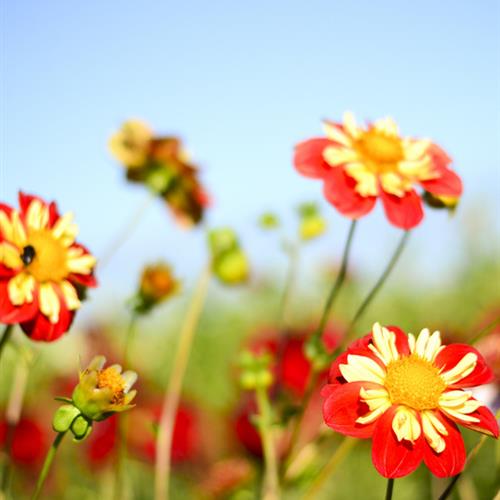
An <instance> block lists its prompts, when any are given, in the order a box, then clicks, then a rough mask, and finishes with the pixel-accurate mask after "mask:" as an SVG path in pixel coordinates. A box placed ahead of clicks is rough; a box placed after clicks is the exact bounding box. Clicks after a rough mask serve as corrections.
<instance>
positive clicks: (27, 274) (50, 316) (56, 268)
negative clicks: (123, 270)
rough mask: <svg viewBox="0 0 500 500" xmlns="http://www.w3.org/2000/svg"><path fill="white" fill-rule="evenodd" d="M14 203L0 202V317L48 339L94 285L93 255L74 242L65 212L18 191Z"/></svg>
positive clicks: (73, 230)
mask: <svg viewBox="0 0 500 500" xmlns="http://www.w3.org/2000/svg"><path fill="white" fill-rule="evenodd" d="M19 206H20V209H19V211H18V210H15V209H14V208H12V207H9V206H8V205H4V204H0V322H2V323H7V324H16V323H19V324H20V325H21V328H22V329H23V330H24V332H25V333H26V334H27V335H28V336H29V337H31V338H32V339H33V340H42V341H45V342H51V341H53V340H56V339H57V338H59V337H60V336H61V335H62V334H63V333H65V332H66V331H67V330H68V329H69V327H70V326H71V322H72V321H73V317H74V315H75V311H76V310H77V309H79V308H80V305H81V302H80V301H81V300H82V298H83V297H84V292H85V289H86V288H87V287H95V286H96V285H97V283H96V280H95V278H94V275H93V271H94V266H95V264H96V259H95V257H94V256H93V255H91V254H90V253H89V251H88V250H87V249H86V248H85V247H84V246H82V245H80V244H79V243H77V242H76V241H75V239H76V235H77V233H78V227H77V226H76V225H75V224H73V223H72V222H71V219H72V214H71V213H67V214H65V215H63V216H61V215H59V212H58V210H57V206H56V204H55V203H54V202H52V203H47V202H45V201H43V200H42V199H41V198H38V197H36V196H32V195H26V194H24V193H19Z"/></svg>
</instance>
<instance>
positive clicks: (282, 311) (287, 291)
mask: <svg viewBox="0 0 500 500" xmlns="http://www.w3.org/2000/svg"><path fill="white" fill-rule="evenodd" d="M287 253H288V255H289V262H288V269H287V273H286V278H285V286H284V287H283V294H282V296H281V301H280V307H279V316H278V325H279V329H280V330H285V329H286V327H287V318H288V313H289V309H290V299H291V297H292V290H293V285H294V283H295V279H296V274H297V267H298V260H299V243H291V244H289V245H288V252H287Z"/></svg>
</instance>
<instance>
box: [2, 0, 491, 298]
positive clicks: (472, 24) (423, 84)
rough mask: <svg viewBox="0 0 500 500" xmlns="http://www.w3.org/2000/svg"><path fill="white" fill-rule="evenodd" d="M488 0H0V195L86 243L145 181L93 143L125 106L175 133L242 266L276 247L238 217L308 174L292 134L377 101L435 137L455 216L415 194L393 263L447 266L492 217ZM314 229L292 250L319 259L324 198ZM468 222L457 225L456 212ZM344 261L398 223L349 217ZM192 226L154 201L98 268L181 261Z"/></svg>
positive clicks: (427, 271)
mask: <svg viewBox="0 0 500 500" xmlns="http://www.w3.org/2000/svg"><path fill="white" fill-rule="evenodd" d="M498 5H499V4H498V2H497V1H495V0H491V1H488V0H486V1H480V2H470V1H465V0H460V1H456V0H454V1H451V0H446V1H441V2H435V1H431V0H427V1H420V2H415V1H392V2H390V1H368V0H366V1H353V2H348V1H343V2H340V1H332V0H330V1H326V0H325V1H275V2H272V1H255V2H238V1H215V0H214V1H212V2H207V1H201V0H200V1H177V2H172V1H144V2H126V1H119V2H118V1H111V0H110V1H102V0H99V1H89V0H88V1H79V2H68V1H67V0H66V1H59V0H52V1H50V2H40V1H22V0H19V1H7V0H3V2H2V16H1V17H2V21H1V22H2V53H1V56H2V61H1V69H2V93H1V98H2V102H1V105H2V120H1V141H2V143H1V176H0V182H1V198H2V200H3V201H6V202H8V203H11V204H14V203H17V202H16V200H15V198H16V193H17V191H18V190H19V189H23V190H25V191H27V192H34V193H38V194H39V195H41V196H43V197H45V198H48V199H56V200H57V201H58V203H59V205H60V208H61V210H62V211H63V212H65V211H69V210H72V211H74V212H75V215H76V221H77V223H78V224H79V225H80V241H81V242H83V243H85V244H86V245H87V246H89V247H90V249H91V250H92V251H93V252H94V253H96V254H97V255H102V254H103V252H105V250H106V248H107V247H108V245H109V244H110V241H111V240H112V239H113V238H114V237H115V236H116V235H117V234H118V233H119V232H120V230H121V228H122V227H123V226H124V225H125V224H126V222H127V220H128V219H130V217H131V216H132V214H133V213H134V212H135V211H136V210H137V208H138V207H139V206H140V205H141V204H142V203H143V201H144V198H145V196H146V193H145V191H144V190H143V189H142V188H141V187H140V186H129V185H127V184H126V183H125V181H124V180H123V172H122V170H121V168H120V167H119V165H117V164H116V163H115V161H114V160H113V159H112V158H111V156H110V154H109V153H108V151H107V147H106V143H107V140H108V137H109V136H110V134H111V133H112V132H113V131H114V130H116V129H117V128H118V127H119V126H120V124H121V123H122V121H123V120H125V119H127V118H130V117H137V118H141V119H143V120H145V121H147V122H149V123H150V124H151V126H152V127H153V128H154V129H155V130H156V131H158V132H163V133H167V134H169V133H173V134H178V135H180V136H181V137H182V138H183V139H184V140H185V141H186V144H187V147H188V149H189V151H190V152H191V154H192V156H193V159H194V160H195V162H197V163H198V164H199V165H200V166H201V168H202V169H203V180H204V182H205V184H206V185H207V187H208V189H209V190H210V191H211V193H212V195H213V198H214V207H213V209H212V210H211V211H210V214H209V217H208V221H209V223H210V224H211V225H216V224H232V225H234V226H235V227H236V228H238V230H239V231H240V232H241V234H242V237H243V241H244V244H245V245H246V246H247V247H248V248H249V251H250V254H251V257H252V260H253V261H254V262H255V263H256V266H257V267H260V266H264V265H266V263H267V264H271V263H276V265H277V266H278V267H279V265H280V264H279V258H280V252H279V249H278V246H277V245H276V243H275V242H274V240H273V239H272V238H269V236H268V235H262V234H260V232H259V231H258V230H257V229H256V228H255V220H256V218H257V217H258V215H259V214H260V213H261V212H262V211H263V210H267V209H272V210H275V211H277V212H279V213H280V214H282V215H283V216H284V217H285V218H286V219H288V220H289V221H290V228H291V230H292V229H293V228H292V224H291V222H292V221H293V210H294V207H295V206H296V205H297V204H298V203H300V202H301V201H305V200H306V201H307V200H318V201H320V200H321V187H320V183H318V182H315V181H312V180H308V179H304V178H301V177H300V176H299V175H298V174H297V173H295V172H294V170H293V168H292V166H291V156H292V150H293V145H294V143H296V142H298V141H300V140H303V139H306V138H309V137H312V136H314V135H316V134H320V133H321V123H320V120H321V119H322V118H326V117H328V118H331V119H334V120H335V119H339V118H340V117H341V115H342V113H343V111H344V110H352V111H354V112H355V113H356V115H357V116H358V117H359V118H366V119H374V118H377V117H381V116H385V115H388V114H389V115H392V116H393V117H394V118H395V119H396V120H397V121H398V123H399V124H400V127H401V130H402V132H403V133H405V134H408V135H414V136H425V137H431V138H433V139H434V140H435V141H436V142H438V143H439V144H441V145H442V146H443V147H444V148H446V149H447V150H448V151H449V152H450V154H451V155H452V156H453V158H454V160H455V168H456V170H457V171H458V172H459V173H460V175H461V176H462V177H463V179H464V185H465V195H464V199H463V203H462V205H461V207H460V209H459V211H458V214H457V216H456V217H455V218H454V219H451V220H450V219H449V218H448V216H447V215H446V214H444V213H437V212H432V213H431V212H430V211H427V217H426V219H425V220H424V222H423V224H422V225H421V226H420V227H419V228H418V229H417V230H416V231H415V234H414V235H413V238H412V241H411V246H410V249H409V252H408V254H407V256H406V257H405V263H406V264H407V266H406V267H403V268H401V269H400V270H399V272H400V273H404V272H405V268H406V269H407V270H408V272H410V273H414V274H415V275H418V277H419V278H420V279H421V280H424V281H425V280H429V282H432V281H433V280H435V279H438V280H439V279H443V277H446V276H449V275H450V273H451V272H452V271H453V269H456V266H458V265H460V262H461V260H460V259H462V258H464V256H465V258H466V257H467V248H466V246H464V245H463V242H462V239H461V238H462V235H463V233H464V231H468V232H469V233H468V234H469V237H470V235H471V234H474V237H475V238H476V239H477V240H479V242H480V244H481V245H483V246H485V247H488V246H491V245H492V242H495V241H496V240H497V235H498V229H499V222H498V220H499V217H498V216H499V212H500V204H499V192H500V187H499V182H500V174H499V164H500V147H499V138H500V120H499V110H500V97H499V81H500V78H499V72H500V60H499V53H500V50H499V12H498ZM323 206H324V209H325V213H326V214H327V216H328V219H329V221H330V232H329V236H327V237H326V238H324V239H323V240H322V241H321V242H317V243H313V244H312V246H311V248H310V249H309V250H308V253H307V255H308V257H306V258H309V259H315V258H318V259H323V260H324V259H325V258H332V259H333V258H336V257H338V256H339V255H340V253H341V250H342V245H343V243H344V239H345V235H346V231H347V224H348V222H347V221H346V220H345V219H343V218H342V217H340V216H339V215H337V214H336V213H335V212H334V210H333V209H332V208H331V207H329V206H328V205H327V204H326V203H325V204H324V205H323ZM465 226H466V227H467V229H464V227H465ZM359 230H360V231H359V238H358V240H357V242H356V247H355V251H354V262H356V265H357V266H358V267H360V268H361V269H366V270H367V271H369V272H372V273H375V272H376V271H377V270H380V268H381V267H382V265H383V262H385V260H386V259H387V256H388V253H389V252H390V251H391V249H392V248H393V246H394V245H395V244H396V241H397V238H398V237H399V235H398V231H397V230H396V229H395V228H392V227H390V226H389V225H388V223H387V222H386V221H385V219H384V217H383V215H382V213H381V209H380V208H379V209H378V210H377V211H376V212H375V213H374V214H372V215H370V216H369V217H367V218H365V219H363V222H362V223H361V224H360V226H359ZM202 239H203V238H202V235H201V234H200V232H199V231H198V232H195V233H193V232H185V231H184V232H183V231H181V230H179V229H177V228H176V227H175V226H174V224H173V223H172V220H171V218H170V216H169V215H168V213H167V211H166V210H164V208H163V207H162V206H161V205H160V204H159V203H158V204H155V205H153V206H152V207H150V208H149V210H148V211H147V213H146V215H145V216H144V221H143V222H142V223H141V225H140V227H139V228H138V229H137V231H136V232H135V233H134V234H133V235H132V237H131V239H130V240H129V241H128V242H127V243H126V244H125V246H124V247H123V248H122V249H121V250H120V251H119V252H118V254H117V255H116V256H115V258H114V259H113V261H112V262H111V263H110V265H109V266H108V267H107V268H106V269H103V270H102V272H101V276H100V278H101V282H102V283H103V285H104V286H107V287H111V288H112V287H120V291H121V292H123V291H124V290H125V292H123V293H128V291H129V289H130V287H132V284H133V283H134V282H135V280H136V271H137V270H138V268H139V267H140V266H141V264H142V263H143V262H144V261H145V260H146V259H151V258H153V259H155V258H158V257H163V258H166V259H168V260H169V261H171V262H172V263H174V264H175V265H176V266H177V267H178V268H179V272H180V273H181V274H182V275H185V276H192V275H194V273H195V271H196V270H197V269H198V268H199V267H200V266H201V264H202V261H203V255H204V248H203V245H202Z"/></svg>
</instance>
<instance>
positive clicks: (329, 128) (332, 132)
mask: <svg viewBox="0 0 500 500" xmlns="http://www.w3.org/2000/svg"><path fill="white" fill-rule="evenodd" d="M323 129H324V131H325V134H326V136H327V137H328V139H331V140H332V141H335V142H338V143H339V144H342V145H343V146H346V147H351V145H352V141H351V139H350V138H349V136H348V135H346V134H345V133H344V132H342V130H341V129H340V128H339V127H337V126H335V125H334V124H333V123H329V122H325V124H324V125H323Z"/></svg>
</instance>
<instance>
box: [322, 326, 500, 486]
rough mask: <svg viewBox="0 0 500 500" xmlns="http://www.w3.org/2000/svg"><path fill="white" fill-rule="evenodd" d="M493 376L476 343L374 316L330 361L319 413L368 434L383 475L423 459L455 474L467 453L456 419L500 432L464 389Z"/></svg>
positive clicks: (340, 427)
mask: <svg viewBox="0 0 500 500" xmlns="http://www.w3.org/2000/svg"><path fill="white" fill-rule="evenodd" d="M492 375H493V374H492V372H491V370H490V368H488V366H487V365H486V363H485V361H484V359H483V357H482V356H481V354H480V353H479V352H478V351H477V350H476V349H474V348H473V347H470V346H468V345H465V344H450V345H447V346H443V345H441V337H440V334H439V332H437V331H436V332H434V333H432V334H431V333H430V332H429V330H428V329H424V330H422V331H421V332H420V335H418V337H417V338H415V337H414V336H413V335H412V334H409V335H408V336H406V335H405V334H404V333H403V331H402V330H400V329H399V328H396V327H387V328H385V327H382V326H380V325H379V324H378V323H376V324H375V325H374V326H373V330H372V332H371V333H370V334H368V335H366V336H365V337H363V338H362V339H359V340H357V341H356V342H354V343H353V344H351V346H350V347H349V348H348V349H347V351H346V352H344V353H343V354H341V355H340V356H339V357H338V358H337V360H336V361H335V362H334V363H333V365H332V367H331V370H330V376H329V384H328V385H326V386H325V387H324V388H323V391H322V395H323V396H324V397H325V401H324V405H323V416H324V420H325V422H326V424H327V425H328V426H329V427H331V428H332V429H334V430H335V431H337V432H340V433H342V434H345V435H348V436H354V437H359V438H365V439H366V438H371V439H372V460H373V463H374V465H375V468H376V469H377V471H378V472H379V473H380V474H381V475H382V476H384V477H387V478H397V477H402V476H405V475H407V474H409V473H411V472H413V471H414V470H415V469H416V468H417V467H418V466H419V464H420V463H421V462H422V460H423V461H424V462H425V464H426V465H427V467H428V468H429V469H430V470H431V472H432V473H433V474H434V475H436V476H438V477H448V476H454V475H456V474H458V473H459V472H461V471H462V469H463V468H464V464H465V457H466V454H465V447H464V442H463V439H462V436H461V434H460V431H459V430H458V427H457V425H456V424H460V425H462V426H463V427H466V428H469V429H472V430H475V431H478V432H482V433H485V434H488V435H490V436H493V437H498V423H497V421H496V419H495V417H494V415H493V414H492V413H491V411H490V410H488V408H486V406H484V405H483V404H482V403H481V402H479V401H477V400H476V399H475V398H474V397H473V396H472V393H471V391H468V390H466V389H467V388H470V387H474V386H477V385H480V384H484V383H487V382H489V381H490V380H491V378H492Z"/></svg>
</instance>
